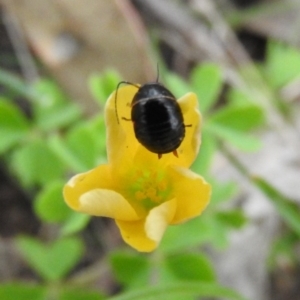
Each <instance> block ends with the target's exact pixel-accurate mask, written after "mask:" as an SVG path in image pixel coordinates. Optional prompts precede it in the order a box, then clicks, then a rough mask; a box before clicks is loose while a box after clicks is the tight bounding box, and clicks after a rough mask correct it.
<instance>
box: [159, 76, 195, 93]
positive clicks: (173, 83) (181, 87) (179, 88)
mask: <svg viewBox="0 0 300 300" xmlns="http://www.w3.org/2000/svg"><path fill="white" fill-rule="evenodd" d="M164 81H165V83H166V86H167V87H168V88H169V89H170V91H171V93H172V94H173V95H174V96H175V97H176V98H177V99H178V98H180V97H182V96H183V95H184V94H186V93H189V92H191V87H190V86H189V84H188V83H187V82H186V81H184V80H183V79H182V78H181V77H179V76H178V75H176V74H174V73H169V72H168V73H166V74H165V76H164Z"/></svg>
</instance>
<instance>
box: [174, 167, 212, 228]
mask: <svg viewBox="0 0 300 300" xmlns="http://www.w3.org/2000/svg"><path fill="white" fill-rule="evenodd" d="M168 175H169V176H170V178H171V180H172V181H173V184H174V187H173V192H174V195H175V198H176V201H177V209H176V213H175V215H174V218H173V219H172V221H171V224H177V223H181V222H183V221H186V220H188V219H191V218H193V217H196V216H198V215H200V214H201V213H202V211H203V210H204V209H205V208H206V206H207V205H208V203H209V201H210V196H211V186H210V185H209V184H208V183H207V182H206V181H205V180H204V179H203V178H202V177H201V176H199V175H198V174H196V173H194V172H192V171H190V170H189V169H185V168H181V167H175V166H173V167H169V168H168Z"/></svg>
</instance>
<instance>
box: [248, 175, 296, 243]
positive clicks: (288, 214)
mask: <svg viewBox="0 0 300 300" xmlns="http://www.w3.org/2000/svg"><path fill="white" fill-rule="evenodd" d="M251 180H252V181H253V182H254V183H255V184H256V186H257V187H258V188H259V189H260V190H261V191H262V192H263V193H264V194H265V195H266V196H267V197H268V198H269V199H270V200H271V202H272V203H273V204H274V205H275V207H276V209H277V211H278V213H279V214H280V216H281V217H282V218H283V220H284V221H285V223H286V224H287V225H288V226H289V227H290V228H291V229H292V230H294V231H295V232H296V233H297V234H298V236H299V237H300V210H299V205H298V204H296V202H295V201H293V200H292V199H289V198H288V197H286V196H284V195H283V194H282V193H281V192H280V191H278V190H277V189H275V188H274V187H273V186H272V185H271V184H269V183H268V182H267V181H265V180H264V179H262V178H259V177H253V178H251Z"/></svg>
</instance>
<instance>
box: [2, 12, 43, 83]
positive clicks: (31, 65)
mask: <svg viewBox="0 0 300 300" xmlns="http://www.w3.org/2000/svg"><path fill="white" fill-rule="evenodd" d="M2 14H3V22H4V24H5V27H6V30H7V33H8V35H9V38H10V40H11V43H12V46H13V48H14V51H15V54H16V56H17V58H18V61H19V64H20V67H21V70H22V73H23V77H24V78H25V80H26V81H27V82H33V81H35V80H36V79H38V78H39V74H38V71H37V67H36V64H35V62H34V59H33V58H32V55H31V54H30V51H29V49H28V46H27V43H26V40H25V37H24V35H23V33H22V30H21V27H20V24H19V22H18V20H17V18H16V17H15V16H14V15H13V14H10V13H9V12H8V11H7V10H6V9H3V12H2Z"/></svg>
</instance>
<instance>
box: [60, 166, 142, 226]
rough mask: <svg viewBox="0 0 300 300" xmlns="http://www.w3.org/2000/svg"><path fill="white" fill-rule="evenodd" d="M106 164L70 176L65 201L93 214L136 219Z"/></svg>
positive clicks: (133, 211) (78, 209)
mask: <svg viewBox="0 0 300 300" xmlns="http://www.w3.org/2000/svg"><path fill="white" fill-rule="evenodd" d="M116 190H117V189H116V187H115V184H114V182H113V181H112V179H111V174H110V168H109V166H108V165H101V166H99V167H97V168H95V169H93V170H91V171H89V172H86V173H82V174H78V175H76V176H74V177H73V178H71V179H70V180H69V182H68V183H67V184H66V185H65V187H64V191H63V194H64V198H65V201H66V203H67V204H68V205H69V206H70V207H71V208H72V209H74V210H76V211H79V212H83V213H87V214H90V215H94V216H104V217H110V218H117V219H120V220H127V221H129V220H138V219H139V217H138V216H137V213H136V212H135V210H134V209H133V208H132V206H130V205H129V203H128V202H127V200H126V199H125V198H124V197H123V196H122V195H121V194H119V193H118V192H117V191H116Z"/></svg>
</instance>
